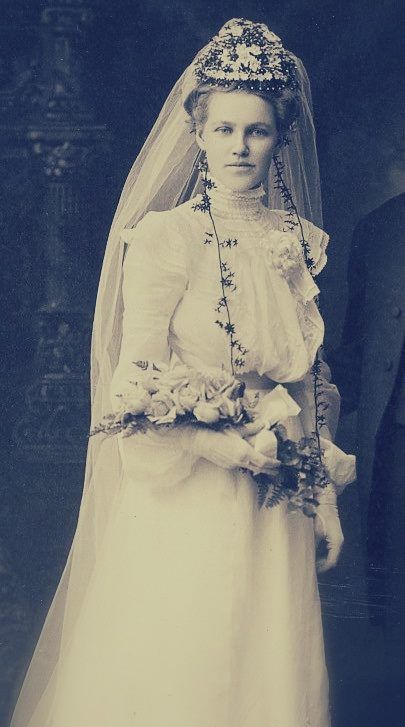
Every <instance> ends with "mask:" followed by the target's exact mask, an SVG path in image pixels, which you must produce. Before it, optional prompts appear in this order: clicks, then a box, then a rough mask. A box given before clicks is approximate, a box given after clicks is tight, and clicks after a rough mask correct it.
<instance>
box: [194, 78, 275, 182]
mask: <svg viewBox="0 0 405 727" xmlns="http://www.w3.org/2000/svg"><path fill="white" fill-rule="evenodd" d="M277 140H278V134H277V125H276V116H275V112H274V108H273V106H272V104H271V103H270V102H269V101H265V99H263V98H260V97H259V96H255V95H253V94H251V93H249V92H247V91H228V92H225V91H215V92H214V93H211V94H210V96H209V99H208V116H207V119H206V121H205V123H204V125H203V126H202V127H201V128H199V129H197V131H196V141H197V144H198V145H199V147H200V149H203V150H204V151H205V153H206V155H207V162H208V168H209V171H210V173H211V174H212V176H213V177H215V178H216V179H218V181H219V182H222V184H223V185H225V187H228V189H233V190H235V191H245V190H247V189H252V188H253V187H257V186H258V185H259V184H260V182H263V181H264V180H265V179H266V177H267V174H268V170H269V166H270V164H271V160H272V157H273V152H274V149H275V147H276V145H277Z"/></svg>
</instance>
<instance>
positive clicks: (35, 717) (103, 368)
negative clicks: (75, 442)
mask: <svg viewBox="0 0 405 727" xmlns="http://www.w3.org/2000/svg"><path fill="white" fill-rule="evenodd" d="M203 50H204V49H203ZM201 52H202V51H200V53H201ZM197 58H198V56H197ZM194 63H195V60H194V61H193V63H191V64H190V66H189V67H188V68H187V69H186V70H185V71H184V73H183V74H182V75H181V77H180V78H179V80H178V81H177V82H176V84H175V86H174V87H173V89H172V90H171V92H170V94H169V96H168V98H167V100H166V102H165V104H164V106H163V108H162V110H161V112H160V114H159V116H158V118H157V120H156V122H155V124H154V126H153V128H152V130H151V132H150V134H149V136H148V138H147V139H146V141H145V144H144V146H143V147H142V149H141V151H140V153H139V155H138V157H137V158H136V160H135V162H134V164H133V166H132V168H131V170H130V172H129V175H128V178H127V180H126V183H125V185H124V188H123V191H122V194H121V198H120V201H119V204H118V207H117V210H116V213H115V216H114V219H113V223H112V227H111V231H110V234H109V237H108V242H107V246H106V251H105V257H104V262H103V267H102V272H101V278H100V284H99V289H98V295H97V302H96V308H95V315H94V325H93V337H92V347H91V411H92V425H95V424H97V423H99V422H100V420H101V419H102V417H103V415H104V414H107V413H108V412H109V411H110V410H111V402H110V393H109V392H110V384H111V378H112V374H113V372H114V369H115V367H116V364H117V361H118V356H119V348H120V342H121V317H122V302H121V271H122V263H123V258H124V254H125V250H124V243H123V242H122V240H121V237H120V232H121V230H122V229H123V228H125V227H133V226H135V225H136V223H137V222H138V221H139V220H140V219H141V218H142V217H143V216H144V214H145V213H146V212H147V211H148V210H164V209H170V208H172V207H174V206H176V205H178V204H180V203H181V202H183V201H185V200H187V199H189V198H190V197H191V196H193V195H194V194H195V192H196V191H198V184H199V173H198V167H197V164H198V161H199V154H200V152H199V149H198V147H197V145H196V143H195V140H194V134H193V133H191V132H190V126H189V124H188V123H187V117H186V112H185V111H184V107H183V101H184V99H185V98H186V97H187V95H188V94H189V92H190V91H191V90H192V88H193V87H194V86H195V84H196V80H195V76H194V72H193V68H194ZM295 63H296V68H297V78H298V83H299V88H300V93H299V104H300V111H299V117H298V121H297V122H296V126H295V128H294V130H293V132H292V134H291V141H290V143H289V144H288V145H287V146H285V147H283V148H282V149H281V150H280V151H279V153H278V159H279V161H280V162H281V164H282V165H283V178H284V182H285V183H286V185H287V187H288V189H289V190H290V192H291V195H292V198H293V200H294V204H295V206H296V209H297V211H298V213H299V214H300V215H301V216H303V217H305V218H306V219H307V220H310V221H311V222H313V223H314V224H316V225H317V226H322V211H321V195H320V183H319V170H318V160H317V152H316V142H315V131H314V124H313V113H312V101H311V91H310V84H309V80H308V76H307V73H306V71H305V68H304V66H303V64H302V62H301V61H300V60H299V59H297V58H295ZM267 190H268V204H269V206H270V207H272V208H276V209H285V208H286V200H285V198H284V196H283V194H282V191H281V190H280V189H279V188H278V187H277V188H276V187H275V184H274V168H273V165H272V167H271V168H270V170H269V177H268V182H267ZM121 480H122V472H121V463H120V457H119V452H118V446H117V443H116V441H115V439H114V437H111V438H103V437H102V436H101V435H98V436H95V437H91V438H90V439H89V445H88V453H87V462H86V472H85V481H84V489H83V496H82V501H81V506H80V513H79V519H78V524H77V528H76V532H75V536H74V539H73V542H72V545H71V549H70V553H69V556H68V559H67V563H66V566H65V569H64V571H63V574H62V577H61V579H60V582H59V586H58V588H57V591H56V594H55V597H54V600H53V602H52V604H51V607H50V609H49V612H48V615H47V618H46V620H45V624H44V626H43V629H42V633H41V636H40V638H39V641H38V643H37V646H36V650H35V652H34V655H33V657H32V660H31V663H30V666H29V669H28V672H27V674H26V677H25V681H24V683H23V686H22V689H21V693H20V696H19V699H18V702H17V705H16V709H15V712H14V716H13V720H12V727H27V725H32V726H34V725H35V726H36V725H38V727H46V725H47V724H49V719H50V709H51V704H52V697H53V694H54V689H55V686H56V683H57V674H58V663H60V662H61V660H62V659H63V653H64V650H65V649H66V647H67V646H68V644H69V641H70V638H71V635H72V633H73V630H74V627H75V622H76V619H77V617H78V615H79V613H80V609H81V607H82V605H83V601H84V598H85V595H86V590H87V588H88V586H89V582H90V580H91V577H92V573H93V571H94V568H95V565H96V563H97V559H98V554H99V553H100V548H101V546H102V542H103V537H104V535H105V532H106V529H107V528H108V525H109V521H110V519H111V517H113V513H114V500H115V498H116V497H117V495H118V493H119V491H120V486H121Z"/></svg>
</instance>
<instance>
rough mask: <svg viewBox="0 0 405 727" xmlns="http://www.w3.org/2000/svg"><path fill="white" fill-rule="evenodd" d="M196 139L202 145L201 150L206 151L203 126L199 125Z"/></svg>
mask: <svg viewBox="0 0 405 727" xmlns="http://www.w3.org/2000/svg"><path fill="white" fill-rule="evenodd" d="M195 140H196V142H197V144H198V146H199V147H200V149H201V151H205V140H204V132H203V128H202V126H199V127H198V128H197V129H196V130H195Z"/></svg>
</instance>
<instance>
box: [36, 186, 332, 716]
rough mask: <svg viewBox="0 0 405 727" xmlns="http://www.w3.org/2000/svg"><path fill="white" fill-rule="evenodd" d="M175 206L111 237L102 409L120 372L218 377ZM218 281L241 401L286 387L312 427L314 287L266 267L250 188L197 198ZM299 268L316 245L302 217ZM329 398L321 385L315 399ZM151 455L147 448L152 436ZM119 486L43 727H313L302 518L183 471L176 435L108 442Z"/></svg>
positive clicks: (206, 286) (264, 224)
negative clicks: (210, 233) (240, 356)
mask: <svg viewBox="0 0 405 727" xmlns="http://www.w3.org/2000/svg"><path fill="white" fill-rule="evenodd" d="M194 203H195V199H194V200H190V201H188V202H186V203H184V204H182V205H180V206H178V207H177V208H175V209H172V210H170V211H167V212H149V213H148V214H147V215H146V216H145V217H144V219H143V220H141V222H140V223H138V225H137V226H136V227H135V228H134V229H132V230H128V229H127V230H124V231H123V233H122V234H123V236H124V240H125V241H126V242H127V243H128V252H127V255H126V259H125V263H124V284H123V293H124V304H125V312H124V319H123V338H122V345H121V355H120V359H119V365H118V367H117V369H116V372H115V375H114V377H113V382H112V387H111V397H112V403H111V407H113V406H114V405H116V398H115V397H116V395H117V394H118V395H119V393H120V392H122V391H124V390H125V386H126V384H127V382H128V381H129V380H131V379H133V377H134V375H135V373H134V372H135V371H136V370H138V371H139V367H137V366H136V363H134V362H137V361H145V360H149V361H155V362H156V363H159V362H165V363H169V362H170V361H172V362H173V360H180V361H182V362H183V363H186V364H187V365H189V366H192V367H197V368H200V369H203V368H205V367H212V366H215V367H222V366H224V367H225V368H227V369H228V370H229V342H228V340H227V337H226V336H225V335H224V332H223V331H221V329H220V328H219V327H218V326H216V325H215V319H216V318H217V317H218V314H217V313H216V312H215V307H216V304H217V300H218V297H219V280H218V259H217V257H216V255H217V253H216V250H215V247H214V245H208V244H204V238H205V237H206V231H207V225H208V222H207V215H206V214H204V212H201V211H198V210H195V209H194ZM211 204H212V210H213V211H214V213H215V220H216V225H217V229H218V233H219V236H220V238H221V239H226V238H229V239H237V244H236V245H233V246H232V247H229V248H227V249H226V251H225V253H224V256H225V257H226V259H227V260H228V261H229V264H230V267H231V268H232V270H233V271H234V274H235V276H234V280H235V285H236V290H235V291H234V292H233V293H231V294H230V295H229V301H230V306H231V314H232V320H233V321H235V324H236V327H237V331H238V335H239V337H240V339H241V340H242V342H243V344H244V345H245V346H246V348H247V349H248V352H247V354H246V361H245V367H244V372H245V374H246V376H245V379H246V381H247V385H248V388H251V389H256V390H260V391H261V392H263V391H265V390H268V389H271V388H272V387H273V386H274V385H275V384H276V383H279V382H281V383H283V384H284V385H286V387H287V388H288V390H289V391H290V393H291V394H292V396H293V397H294V398H295V399H296V401H297V402H298V403H299V404H300V406H301V407H302V415H301V416H300V421H299V420H298V417H294V420H295V421H293V420H291V423H290V424H291V426H290V435H292V436H294V437H295V438H297V437H299V436H300V435H302V433H303V432H309V431H311V430H312V429H313V415H314V414H313V410H312V408H311V406H310V404H309V402H310V401H311V400H312V398H311V397H313V394H312V391H311V381H310V377H309V376H308V371H309V369H310V366H311V364H312V363H313V360H314V355H315V351H316V350H317V348H318V346H319V344H320V343H321V341H322V337H323V323H322V319H321V316H320V314H319V312H318V309H317V307H316V304H315V302H314V296H315V295H316V294H317V292H318V289H317V287H316V285H315V284H314V281H313V278H312V276H311V275H310V274H309V273H308V272H307V269H306V266H305V264H304V262H303V264H302V267H301V268H300V269H299V270H297V271H296V273H295V274H294V276H292V277H291V278H290V279H286V278H285V277H283V276H282V275H281V274H280V272H279V271H278V270H277V269H276V268H275V267H274V265H273V262H272V254H271V250H270V247H269V234H270V232H271V231H272V230H274V229H283V224H284V223H283V215H284V213H283V212H281V211H277V210H269V209H268V208H267V207H265V206H264V205H263V204H262V199H261V191H260V190H249V191H247V192H231V191H228V190H226V189H225V188H223V187H221V186H220V185H218V186H217V187H216V188H215V189H213V190H212V192H211ZM303 225H304V228H305V230H304V231H305V234H306V238H307V239H308V241H309V243H310V246H311V254H312V257H313V259H314V262H315V265H316V267H317V269H318V270H320V269H321V268H322V267H323V265H324V264H325V260H326V257H325V247H326V244H327V235H326V233H324V232H323V231H322V230H320V229H319V228H317V227H315V226H314V225H313V224H312V223H310V222H307V221H305V220H303ZM331 391H332V394H333V388H331ZM157 436H158V438H159V441H158V442H157V440H156V437H157ZM120 448H121V454H122V458H123V466H124V472H125V474H124V478H123V482H122V486H121V488H120V490H119V494H118V496H117V498H116V500H115V501H114V503H113V505H112V511H111V515H110V518H109V522H108V526H107V529H106V532H105V535H104V538H103V541H102V544H101V547H100V552H99V554H98V558H97V562H96V565H95V568H94V570H93V574H92V577H91V579H90V582H89V583H88V584H87V591H86V597H85V599H84V602H83V605H82V608H81V611H80V614H79V617H78V619H77V622H76V625H75V628H74V630H73V637H72V639H71V640H70V643H69V645H68V648H66V649H65V653H64V656H63V659H62V661H61V663H60V664H59V667H58V676H57V689H56V697H55V700H54V704H53V709H52V712H51V713H50V714H49V721H48V722H47V724H49V725H52V727H112V726H114V727H328V725H329V723H330V722H329V705H328V678H327V671H326V667H325V658H324V646H323V636H322V623H321V610H320V601H319V595H318V588H317V578H316V568H315V544H314V525H313V520H312V519H311V518H308V517H305V516H304V515H303V514H302V513H300V512H291V511H288V510H287V507H286V504H285V503H281V504H280V505H278V506H276V507H274V508H272V509H266V508H262V509H259V508H258V504H257V492H256V487H255V484H254V481H253V479H252V478H251V477H250V476H249V475H248V474H246V472H243V471H241V470H237V469H234V470H226V469H222V468H220V467H218V466H216V465H214V464H211V463H210V462H209V461H207V460H204V459H197V458H196V457H194V456H193V455H192V454H191V452H185V451H184V450H183V449H181V448H180V446H178V444H177V440H176V437H175V436H173V435H171V436H168V437H167V438H165V435H164V434H159V435H156V436H154V435H144V434H141V435H136V436H132V437H127V438H125V439H124V438H122V439H120Z"/></svg>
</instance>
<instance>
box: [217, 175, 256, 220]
mask: <svg viewBox="0 0 405 727" xmlns="http://www.w3.org/2000/svg"><path fill="white" fill-rule="evenodd" d="M208 178H209V179H210V180H211V181H212V182H213V183H214V185H215V186H214V187H212V189H208V190H207V191H208V195H209V198H210V200H211V209H212V212H213V213H214V214H215V215H216V216H217V217H221V218H225V219H229V220H246V221H250V220H259V219H261V217H262V215H263V213H264V211H265V206H264V204H263V197H264V196H265V194H266V192H265V189H264V187H263V185H262V184H260V186H259V187H255V188H254V189H248V190H246V191H235V190H233V189H228V187H225V185H224V184H222V182H219V181H218V180H217V179H216V178H215V177H213V176H212V175H209V177H208Z"/></svg>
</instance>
